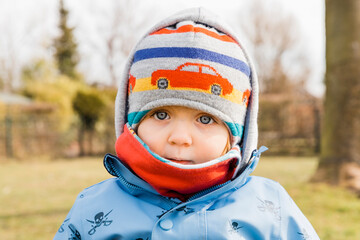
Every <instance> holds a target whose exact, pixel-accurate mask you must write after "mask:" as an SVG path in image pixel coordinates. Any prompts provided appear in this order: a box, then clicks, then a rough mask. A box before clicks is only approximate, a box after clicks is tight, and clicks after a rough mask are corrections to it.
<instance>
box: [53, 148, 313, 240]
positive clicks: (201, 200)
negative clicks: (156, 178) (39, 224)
mask: <svg viewBox="0 0 360 240" xmlns="http://www.w3.org/2000/svg"><path fill="white" fill-rule="evenodd" d="M259 156H260V154H256V153H255V154H254V157H253V158H252V160H251V161H250V164H249V165H248V166H247V167H246V169H245V170H244V171H243V172H242V174H240V175H239V176H238V177H237V178H236V179H234V180H232V181H229V182H227V183H225V184H223V185H222V186H220V187H217V188H216V189H208V190H205V191H203V192H201V193H198V194H196V195H195V196H193V197H192V198H190V199H189V200H188V201H186V202H183V203H182V202H180V201H179V200H177V199H170V198H166V197H163V196H161V195H159V194H158V193H157V192H156V191H155V190H154V189H153V188H152V187H151V186H150V185H148V184H147V183H146V182H144V181H143V180H141V179H140V178H138V177H137V176H135V175H134V174H133V173H131V171H129V170H128V169H127V168H126V167H125V166H124V165H123V164H122V163H121V162H120V160H119V159H118V158H117V157H115V156H112V155H109V154H108V155H106V156H105V159H104V164H105V167H106V168H107V169H108V171H109V172H110V173H111V174H112V175H115V176H116V177H115V178H111V179H108V180H105V181H103V182H101V183H98V184H96V185H94V186H92V187H89V188H87V189H85V190H84V191H82V192H81V193H80V194H79V195H78V197H77V199H76V201H75V204H74V205H73V207H72V209H71V211H70V212H69V214H68V215H67V217H66V219H65V221H64V222H63V224H62V225H61V227H60V228H59V230H58V232H57V234H56V236H55V238H54V239H107V240H110V239H111V240H115V239H134V240H135V239H152V240H158V239H159V240H163V239H182V240H184V239H214V240H215V239H216V240H220V239H256V240H260V239H291V240H296V239H299V240H300V239H301V240H303V239H319V238H318V236H317V235H316V232H315V231H314V229H313V227H312V226H311V224H310V223H309V221H308V220H307V219H306V217H305V216H304V215H303V214H302V213H301V211H300V210H299V208H298V207H297V206H296V204H295V203H294V201H293V200H292V199H291V198H290V196H289V195H288V194H287V192H286V191H285V190H284V189H283V187H281V186H280V184H278V183H276V182H274V181H272V180H269V179H266V178H262V177H255V176H249V174H250V173H251V172H252V171H253V170H254V168H255V167H256V165H257V163H258V160H259Z"/></svg>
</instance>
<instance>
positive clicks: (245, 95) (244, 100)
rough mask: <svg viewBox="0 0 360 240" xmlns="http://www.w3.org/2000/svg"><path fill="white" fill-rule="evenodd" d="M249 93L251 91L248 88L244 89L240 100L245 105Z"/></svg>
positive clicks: (247, 102) (247, 101)
mask: <svg viewBox="0 0 360 240" xmlns="http://www.w3.org/2000/svg"><path fill="white" fill-rule="evenodd" d="M250 94H251V92H250V90H249V89H246V91H245V92H244V93H243V97H242V102H243V104H245V106H246V107H247V106H248V104H249V98H250Z"/></svg>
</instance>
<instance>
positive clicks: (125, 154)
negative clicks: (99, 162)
mask: <svg viewBox="0 0 360 240" xmlns="http://www.w3.org/2000/svg"><path fill="white" fill-rule="evenodd" d="M134 134H135V133H132V132H131V131H130V130H129V129H128V128H127V127H126V125H125V126H124V132H123V133H122V134H121V135H120V136H119V138H118V139H117V141H116V144H115V149H116V153H117V156H118V157H119V158H120V159H121V161H122V162H123V163H124V164H125V165H127V166H128V167H129V168H130V169H131V170H132V171H133V172H134V173H135V174H136V175H137V176H139V177H140V178H142V179H143V180H145V181H146V182H147V183H149V184H150V185H151V186H152V187H153V188H154V189H155V190H156V191H157V192H158V193H160V194H161V195H163V196H166V197H176V198H179V199H180V200H182V201H186V200H187V199H188V198H189V197H191V196H192V195H194V194H195V193H197V192H199V191H202V190H205V189H207V188H210V187H212V186H215V185H219V184H222V183H225V182H227V181H228V180H230V179H231V178H232V176H233V174H234V171H235V169H236V166H237V164H238V159H236V158H231V159H228V160H225V161H221V162H219V163H215V164H213V165H210V166H207V167H203V168H198V169H182V168H178V167H175V166H172V165H169V164H167V163H165V162H162V161H160V160H159V159H157V158H155V157H154V156H153V155H152V154H151V153H150V152H149V151H148V150H147V149H146V148H145V147H144V146H143V145H142V144H141V143H140V142H139V141H138V140H137V139H136V137H135V136H134Z"/></svg>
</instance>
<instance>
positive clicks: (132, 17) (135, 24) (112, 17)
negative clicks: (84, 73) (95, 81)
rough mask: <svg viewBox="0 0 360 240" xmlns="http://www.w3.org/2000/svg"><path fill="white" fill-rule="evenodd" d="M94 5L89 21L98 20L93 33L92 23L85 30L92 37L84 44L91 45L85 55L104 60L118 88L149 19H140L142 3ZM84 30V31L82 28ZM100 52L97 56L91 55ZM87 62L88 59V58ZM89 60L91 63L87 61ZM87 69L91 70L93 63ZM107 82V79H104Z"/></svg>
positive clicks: (133, 0) (124, 1)
mask: <svg viewBox="0 0 360 240" xmlns="http://www.w3.org/2000/svg"><path fill="white" fill-rule="evenodd" d="M96 4H97V2H93V4H92V5H90V6H89V9H88V10H89V14H88V17H89V18H91V19H96V21H95V22H93V24H92V29H89V22H88V21H87V22H86V26H83V28H82V29H83V30H84V29H87V31H88V32H87V33H85V34H83V35H86V36H88V37H87V39H85V40H84V42H83V43H84V44H85V45H87V47H86V49H85V50H83V51H82V54H83V55H88V56H89V57H91V58H99V56H100V58H101V59H102V61H101V65H102V68H103V69H104V70H105V72H106V73H107V74H108V78H110V85H112V86H116V84H117V79H118V77H119V75H120V74H121V72H122V70H123V69H122V67H121V66H122V63H124V60H125V59H126V57H127V55H128V54H129V52H130V50H131V48H132V46H133V44H134V42H135V39H136V38H137V36H138V35H139V34H140V33H141V32H142V31H141V30H142V28H143V26H146V22H145V21H146V18H147V17H146V16H144V15H139V14H137V13H139V12H140V11H139V8H140V7H141V4H140V0H121V1H119V0H111V1H108V2H107V4H103V3H102V2H101V5H100V6H97V5H96ZM80 28H81V27H80ZM90 52H91V53H94V52H96V53H97V54H90ZM85 58H86V57H85ZM87 60H88V59H87ZM87 64H90V65H88V66H87V68H91V64H93V63H91V62H89V61H88V62H87ZM102 80H103V79H102Z"/></svg>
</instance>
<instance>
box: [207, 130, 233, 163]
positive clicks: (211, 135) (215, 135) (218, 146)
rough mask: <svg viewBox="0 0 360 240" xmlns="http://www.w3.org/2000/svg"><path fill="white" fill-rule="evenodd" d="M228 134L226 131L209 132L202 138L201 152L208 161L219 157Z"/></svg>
mask: <svg viewBox="0 0 360 240" xmlns="http://www.w3.org/2000/svg"><path fill="white" fill-rule="evenodd" d="M228 138H229V134H228V131H227V129H226V128H225V127H224V129H222V128H220V129H216V131H210V132H208V133H207V134H206V136H204V137H203V144H202V147H201V152H202V154H203V156H205V157H206V158H207V159H208V160H210V159H214V158H218V157H220V156H221V155H222V154H223V152H224V149H225V147H226V145H227V142H228Z"/></svg>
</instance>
